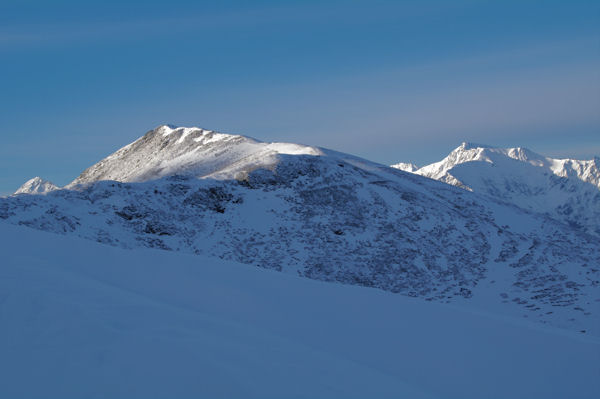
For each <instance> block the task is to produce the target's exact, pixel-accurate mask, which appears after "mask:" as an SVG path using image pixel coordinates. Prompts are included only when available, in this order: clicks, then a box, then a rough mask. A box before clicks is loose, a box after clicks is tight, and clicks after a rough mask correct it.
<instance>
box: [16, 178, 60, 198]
mask: <svg viewBox="0 0 600 399" xmlns="http://www.w3.org/2000/svg"><path fill="white" fill-rule="evenodd" d="M58 189H60V187H58V186H56V185H54V184H52V182H49V181H48V180H44V179H42V178H41V177H39V176H36V177H34V178H33V179H30V180H27V181H26V182H25V184H23V185H22V186H21V187H19V189H18V190H17V191H15V193H14V195H17V194H47V193H49V192H51V191H54V190H58Z"/></svg>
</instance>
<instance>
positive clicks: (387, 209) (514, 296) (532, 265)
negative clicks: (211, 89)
mask: <svg viewBox="0 0 600 399" xmlns="http://www.w3.org/2000/svg"><path fill="white" fill-rule="evenodd" d="M188 131H190V133H189V134H186V133H185V132H186V130H185V129H183V130H182V129H174V128H165V127H160V128H158V129H155V130H154V131H151V132H149V133H148V134H146V135H145V136H144V137H143V138H142V139H140V140H138V141H136V143H138V144H135V143H134V144H135V145H136V146H139V148H138V149H137V150H136V151H134V150H133V149H132V148H133V146H134V144H131V145H129V146H127V147H125V148H123V149H122V150H119V151H117V152H116V153H115V154H113V155H111V156H109V157H108V158H107V160H108V161H103V162H100V163H99V164H97V165H95V166H93V167H91V168H90V169H88V170H87V171H86V172H84V173H83V174H82V176H80V178H78V179H77V180H76V181H75V183H74V184H73V185H71V186H70V189H61V190H55V191H53V192H50V193H48V194H47V195H44V196H40V195H16V196H11V197H9V198H0V219H2V220H4V221H5V222H7V223H11V224H18V225H24V226H29V227H32V228H36V229H40V230H44V231H51V232H55V233H60V234H67V235H75V236H78V237H83V238H87V239H90V240H94V241H97V242H101V243H105V244H108V245H112V246H117V247H122V248H129V249H134V248H140V247H146V248H160V249H164V250H171V251H180V252H185V253H191V254H197V255H204V256H210V257H214V258H219V259H225V260H231V261H236V262H241V263H246V264H250V265H254V266H258V267H262V268H268V269H274V270H279V271H282V272H284V273H288V274H292V275H299V276H303V277H308V278H312V279H318V280H323V281H329V282H338V283H343V284H352V285H362V286H366V287H374V288H380V289H383V290H386V291H390V292H393V293H398V294H402V295H407V296H413V297H419V298H422V299H425V300H428V301H436V302H451V303H457V304H465V306H473V307H480V308H482V309H492V308H493V309H494V311H495V312H496V313H499V314H507V315H515V314H519V315H520V317H522V318H524V319H525V318H528V319H533V320H536V321H538V322H540V323H542V324H549V325H553V326H556V327H561V328H566V329H569V330H570V331H577V332H580V333H582V334H588V335H599V334H600V328H599V326H598V321H599V320H600V311H599V309H598V305H599V303H600V297H599V292H598V286H599V284H600V283H599V281H600V268H599V267H598V265H600V244H599V242H598V239H597V237H595V236H591V235H588V234H586V233H584V232H582V231H581V230H580V229H578V228H575V227H571V226H568V225H565V224H562V223H559V222H557V221H555V220H553V219H552V218H549V217H547V216H544V215H541V214H537V213H533V212H529V211H527V210H523V209H521V208H519V207H516V206H513V205H511V204H508V203H506V201H497V200H496V199H493V198H490V197H488V196H483V195H479V194H477V193H473V192H469V191H467V190H462V189H459V188H456V187H452V186H449V185H447V184H443V183H440V182H437V181H433V180H431V179H427V178H424V177H421V176H417V175H414V174H410V173H406V172H402V171H398V170H396V169H393V168H390V167H386V166H383V165H379V164H376V163H373V162H369V161H367V160H363V159H360V158H357V157H354V156H351V155H348V154H342V153H338V152H335V151H331V150H325V149H313V148H312V147H306V146H297V145H293V144H286V145H282V144H277V145H273V144H266V143H260V142H258V141H256V140H252V139H248V138H244V137H242V136H231V137H234V138H232V139H231V140H230V141H231V143H229V141H227V140H226V142H224V143H221V144H220V145H219V146H218V149H219V150H218V152H214V151H216V150H215V148H213V147H212V146H211V145H210V143H209V144H208V147H205V146H201V147H198V146H196V141H194V140H192V141H191V142H190V143H189V148H188V151H189V154H188V153H186V152H185V148H186V145H184V143H185V142H186V140H187V139H188V138H193V137H196V136H194V134H197V135H202V138H201V140H200V141H202V140H205V138H203V137H204V134H205V133H204V131H202V132H201V133H199V132H198V130H194V129H191V130H188ZM194 132H196V133H194ZM207 134H209V135H210V133H207ZM168 137H172V139H166V138H168ZM198 137H200V136H198ZM211 137H212V136H211ZM219 137H220V136H219ZM196 138H197V137H196ZM208 139H209V138H206V140H208ZM173 140H174V141H173ZM180 140H181V141H182V143H180V144H178V142H179V141H180ZM200 141H199V142H200ZM145 143H150V144H145ZM227 143H229V144H227ZM236 143H237V144H236ZM211 148H212V149H211ZM249 148H250V149H249ZM137 151H140V152H141V153H140V154H137ZM163 151H164V154H163ZM307 154H309V155H307ZM163 158H164V160H165V161H164V162H163V161H161V160H162V159H163ZM182 160H186V161H185V162H183V161H182ZM137 162H139V164H137ZM166 164H168V165H170V166H169V167H163V166H164V165H166ZM157 165H158V166H157ZM161 165H163V166H161ZM169 171H170V172H169ZM173 171H176V172H177V173H176V174H172V175H168V176H165V177H162V178H160V179H157V180H156V179H155V178H156V177H159V176H163V175H164V174H167V173H171V172H173ZM111 173H112V174H111ZM107 175H110V176H112V178H119V179H120V180H123V181H125V180H135V181H136V182H116V181H96V180H102V179H104V178H105V177H106V176H107ZM144 176H145V177H144ZM197 177H202V178H201V179H198V178H197ZM145 178H149V179H150V180H148V181H143V182H137V181H139V180H144V179H145Z"/></svg>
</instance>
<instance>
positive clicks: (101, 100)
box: [0, 0, 600, 194]
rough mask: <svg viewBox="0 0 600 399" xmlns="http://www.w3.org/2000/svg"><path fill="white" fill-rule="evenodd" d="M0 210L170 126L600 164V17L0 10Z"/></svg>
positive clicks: (246, 8)
mask: <svg viewBox="0 0 600 399" xmlns="http://www.w3.org/2000/svg"><path fill="white" fill-rule="evenodd" d="M0 61H1V62H0V76H1V77H2V78H1V79H0V93H1V94H0V122H1V123H2V129H1V133H0V134H1V139H2V146H1V147H0V194H8V193H10V192H12V191H14V190H15V189H16V188H17V187H18V186H19V185H20V184H21V183H23V182H24V181H25V180H27V179H29V178H31V177H33V176H36V175H40V176H42V177H44V178H47V179H50V180H52V181H53V182H55V183H56V184H59V185H63V184H66V183H67V182H69V181H70V180H72V179H73V178H75V177H76V176H77V175H78V174H79V173H80V172H81V171H82V170H83V169H85V168H86V167H87V166H89V165H91V164H92V163H94V162H96V161H98V160H99V159H101V158H103V157H104V156H106V155H108V154H109V153H111V152H113V151H114V150H116V149H118V148H119V147H121V146H123V145H125V144H127V143H129V142H131V141H133V140H135V139H136V138H137V137H139V136H141V135H143V134H144V133H145V132H146V131H147V130H149V129H151V128H153V127H155V126H157V125H159V124H163V123H171V124H176V125H182V126H200V127H204V128H207V129H214V130H219V131H223V132H229V133H239V134H245V135H249V136H253V137H256V138H258V139H262V140H278V141H292V142H300V143H305V144H311V145H320V146H324V147H328V148H334V149H336V150H340V151H345V152H349V153H353V154H356V155H360V156H363V157H366V158H368V159H371V160H374V161H378V162H382V163H395V162H399V161H404V162H408V161H410V162H415V163H417V164H420V165H423V164H426V163H429V162H433V161H437V160H439V159H441V158H442V157H444V156H445V155H446V154H447V153H448V152H449V151H450V150H452V149H453V148H454V147H456V146H458V145H459V144H460V143H461V142H462V141H474V142H481V143H487V144H491V145H498V146H524V147H528V148H530V149H532V150H534V151H537V152H540V153H542V154H546V155H552V156H569V157H578V158H590V157H592V156H593V155H594V154H597V155H600V111H599V110H600V2H598V1H577V0H574V1H568V2H567V1H551V0H547V1H527V0H521V1H508V0H506V1H484V0H478V1H459V0H456V1H376V0H371V1H252V2H250V1H219V2H201V1H196V2H177V1H170V2H153V1H143V2H127V1H120V2H110V1H103V2H91V1H86V2H81V1H73V2H67V1H52V2H47V1H27V0H19V1H11V0H8V1H7V0H2V1H1V2H0Z"/></svg>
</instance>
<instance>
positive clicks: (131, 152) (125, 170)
mask: <svg viewBox="0 0 600 399" xmlns="http://www.w3.org/2000/svg"><path fill="white" fill-rule="evenodd" d="M280 154H292V155H303V154H304V155H320V154H321V152H320V150H318V149H317V148H314V147H308V146H304V145H299V144H291V143H263V142H260V141H257V140H254V139H252V138H250V137H245V136H239V135H232V134H223V133H217V132H214V131H212V130H205V129H201V128H195V127H192V128H185V127H179V128H178V127H175V126H170V125H163V126H159V127H158V128H156V129H154V130H151V131H149V132H148V133H146V134H145V135H144V136H143V137H140V138H139V139H138V140H136V141H134V142H133V143H131V144H129V145H127V146H125V147H123V148H121V149H120V150H118V151H117V152H115V153H114V154H112V155H110V156H108V157H107V158H105V159H103V160H101V161H100V162H98V163H97V164H95V165H93V166H91V167H89V168H88V169H86V170H85V171H84V172H83V173H82V174H81V175H80V176H79V177H78V178H77V179H75V180H74V181H73V182H72V183H71V184H69V185H68V186H67V187H68V188H70V187H73V186H75V185H78V184H86V183H91V182H96V181H99V180H115V181H120V182H143V181H148V180H156V179H159V178H161V177H165V176H173V175H186V176H190V175H191V176H194V177H200V178H203V177H206V178H218V179H233V178H238V177H243V176H238V175H239V174H242V175H243V174H247V173H249V172H251V171H253V170H255V169H259V168H266V169H271V168H273V167H274V166H275V165H276V164H277V162H278V155H280Z"/></svg>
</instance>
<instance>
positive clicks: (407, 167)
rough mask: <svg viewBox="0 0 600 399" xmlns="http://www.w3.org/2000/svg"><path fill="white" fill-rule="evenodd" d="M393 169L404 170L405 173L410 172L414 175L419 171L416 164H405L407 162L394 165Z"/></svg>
mask: <svg viewBox="0 0 600 399" xmlns="http://www.w3.org/2000/svg"><path fill="white" fill-rule="evenodd" d="M392 168H395V169H400V170H403V171H405V172H410V173H414V172H416V171H417V170H418V169H419V167H418V166H417V165H415V164H414V163H405V162H399V163H397V164H394V165H392Z"/></svg>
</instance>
